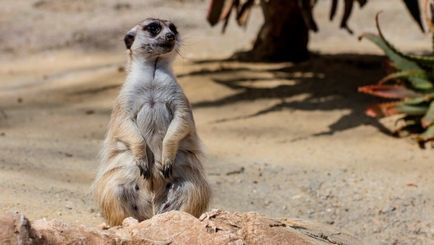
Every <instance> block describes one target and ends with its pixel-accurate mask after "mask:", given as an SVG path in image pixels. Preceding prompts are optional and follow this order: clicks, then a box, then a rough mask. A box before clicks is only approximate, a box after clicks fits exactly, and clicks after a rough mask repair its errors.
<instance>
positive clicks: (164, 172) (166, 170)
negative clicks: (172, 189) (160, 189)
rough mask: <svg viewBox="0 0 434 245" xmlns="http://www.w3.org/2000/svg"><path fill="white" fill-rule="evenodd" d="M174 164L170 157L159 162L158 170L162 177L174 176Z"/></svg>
mask: <svg viewBox="0 0 434 245" xmlns="http://www.w3.org/2000/svg"><path fill="white" fill-rule="evenodd" d="M172 166H173V161H172V160H170V159H168V158H167V159H163V161H162V162H161V163H160V164H159V167H158V170H160V175H161V177H164V178H166V179H167V178H169V177H170V176H172Z"/></svg>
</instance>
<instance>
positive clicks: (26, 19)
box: [0, 0, 434, 244]
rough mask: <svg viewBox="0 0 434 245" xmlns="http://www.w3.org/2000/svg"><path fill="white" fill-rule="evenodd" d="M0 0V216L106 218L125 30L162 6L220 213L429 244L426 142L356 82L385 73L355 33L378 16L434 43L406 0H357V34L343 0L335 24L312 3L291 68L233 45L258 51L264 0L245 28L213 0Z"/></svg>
mask: <svg viewBox="0 0 434 245" xmlns="http://www.w3.org/2000/svg"><path fill="white" fill-rule="evenodd" d="M270 1H273V0H270ZM275 1H278V0H275ZM0 2H1V5H0V6H1V7H0V44H1V45H0V54H1V55H0V211H1V212H5V211H8V210H20V211H22V212H23V213H24V214H26V215H27V216H28V217H29V218H30V219H39V218H43V217H46V218H48V219H53V218H57V219H62V220H65V221H68V222H77V223H82V224H87V225H95V224H100V223H102V222H103V219H102V218H101V217H100V215H99V213H98V210H97V208H96V206H95V205H94V203H93V201H92V198H91V195H90V194H89V187H90V185H91V182H92V180H93V178H94V176H95V173H96V170H97V166H98V160H97V154H98V151H99V149H100V146H101V143H102V140H103V138H104V134H105V130H106V125H107V123H108V120H109V117H110V112H111V106H112V103H113V100H114V98H115V97H116V95H117V93H118V90H119V88H120V86H121V84H122V82H123V79H124V77H125V63H126V57H127V55H126V50H125V48H124V44H123V41H122V40H123V36H124V34H125V33H126V32H127V31H128V30H129V29H130V28H131V27H132V26H134V25H135V24H136V23H138V22H140V21H141V20H142V19H144V18H146V17H157V18H162V19H168V20H171V21H173V22H174V23H175V24H176V25H177V27H178V29H179V31H180V34H181V36H182V40H183V45H182V48H181V52H180V57H178V58H177V61H176V62H175V65H174V70H175V73H176V74H177V76H178V79H179V82H180V84H181V85H182V86H183V88H184V90H185V93H186V94H187V96H188V97H189V99H190V101H191V103H192V105H193V110H194V116H195V119H196V124H197V128H198V131H199V135H200V136H201V138H202V140H203V142H204V145H205V147H206V151H207V156H208V158H207V160H206V162H205V168H206V171H207V174H208V178H209V181H210V183H211V185H212V188H213V192H214V197H213V201H212V205H211V208H220V209H226V210H230V211H243V212H244V211H255V212H260V213H262V214H265V215H267V216H270V217H277V218H281V217H297V218H303V219H312V220H316V221H319V222H322V223H328V224H331V225H333V226H336V227H338V228H339V229H345V230H348V231H350V232H351V233H353V234H355V235H356V236H359V237H361V238H362V239H363V240H364V241H365V242H366V243H367V244H430V243H433V242H434V200H433V199H434V192H433V191H432V190H433V188H434V178H433V177H434V171H433V170H434V165H433V163H434V154H433V152H432V148H430V147H427V149H425V150H424V149H421V148H420V147H419V145H420V144H418V143H417V141H416V140H414V139H413V137H411V136H410V137H403V138H399V137H396V135H395V134H394V133H393V132H394V130H395V129H396V122H397V117H396V116H394V117H386V118H382V119H378V118H372V117H368V116H366V114H365V110H366V108H368V107H369V106H372V105H374V104H377V103H379V102H383V101H384V99H381V98H377V97H375V96H369V95H366V94H362V93H359V92H358V88H360V87H364V86H368V85H371V84H376V83H377V82H378V81H379V80H381V79H382V78H383V77H384V76H386V75H387V74H389V73H390V72H391V68H390V64H389V63H388V62H387V58H386V57H385V56H384V55H383V52H382V50H381V49H379V48H378V47H377V46H376V45H374V44H373V43H372V42H370V41H369V40H367V39H364V40H362V41H359V40H358V37H359V36H360V35H361V34H362V33H365V32H371V33H377V30H376V27H375V15H376V14H377V13H378V12H379V11H383V13H382V14H381V18H380V24H381V27H382V30H383V32H384V34H385V36H386V37H387V39H388V40H389V41H390V42H392V43H393V44H394V45H395V46H396V47H398V48H399V50H401V51H403V52H405V53H414V54H427V53H428V52H430V51H432V39H431V34H430V32H429V25H427V24H426V23H425V24H424V27H425V33H424V32H421V30H420V28H419V26H418V24H417V23H416V22H415V21H414V19H413V18H412V16H411V15H410V14H409V12H408V10H407V9H406V6H405V4H404V2H403V1H388V0H377V1H368V3H367V4H366V6H364V7H363V8H362V9H361V8H360V6H359V5H358V4H356V1H355V3H354V9H353V11H352V15H351V18H350V19H349V21H348V26H349V28H350V29H351V30H352V31H353V34H350V33H349V32H348V31H347V30H345V28H344V29H341V28H339V26H340V24H341V23H340V22H341V18H342V17H343V15H344V10H343V8H344V4H343V2H344V1H339V2H340V5H339V6H338V11H337V13H336V17H335V19H334V20H333V21H329V15H330V4H331V2H332V1H329V0H319V1H317V4H316V5H315V7H314V8H313V12H312V14H313V16H314V18H315V20H316V24H317V27H318V29H319V31H318V32H312V31H310V32H309V34H307V29H306V30H302V31H300V32H294V31H292V32H290V31H286V29H285V25H283V30H284V31H282V33H284V34H285V38H287V42H289V44H288V46H291V45H292V44H291V42H292V40H298V39H300V36H302V35H304V37H305V38H306V37H307V36H309V42H308V45H307V48H308V50H309V53H306V54H307V55H306V57H303V58H302V59H297V61H298V62H296V63H292V62H290V61H291V60H295V59H291V57H289V56H285V55H283V58H282V55H281V56H280V58H279V59H278V60H279V62H266V61H267V60H270V59H268V58H270V57H269V56H268V57H265V58H264V57H260V56H259V57H258V56H254V57H253V56H248V55H247V56H246V55H243V56H239V55H238V56H237V55H235V56H234V54H240V52H239V51H240V50H244V51H248V50H251V49H252V45H253V44H254V41H255V39H256V37H257V34H258V32H259V31H260V28H261V26H262V24H263V22H264V16H263V14H262V11H261V6H260V4H259V2H260V1H257V2H255V1H253V2H254V4H253V5H252V7H251V9H250V10H251V13H250V18H248V20H247V22H246V25H245V26H244V27H239V26H238V25H237V23H236V20H235V14H234V13H233V14H232V17H230V18H229V20H228V23H227V27H226V29H225V33H224V34H222V27H223V25H224V20H223V21H220V22H219V23H216V26H214V27H211V26H210V24H209V23H208V22H207V13H208V9H209V4H210V1H208V0H202V1H201V0H166V1H157V0H140V1H139V0H131V1H127V0H124V1H115V0H105V1H102V0H21V1H15V0H1V1H0ZM214 2H216V1H214ZM226 2H227V3H226V4H230V3H231V2H232V1H226ZM245 2H246V1H241V3H245ZM261 2H265V3H269V2H268V1H261ZM294 2H295V1H294ZM301 2H303V1H301ZM304 2H305V1H304ZM346 2H348V1H346ZM357 2H359V1H357ZM360 2H363V1H360ZM422 2H423V1H421V4H420V5H421V6H422V5H423V3H422ZM310 8H311V7H310ZM226 9H227V8H226ZM297 11H301V10H297ZM223 14H224V12H223ZM300 16H301V15H300ZM218 17H220V15H219V16H218ZM282 18H283V17H282ZM303 23H304V22H303ZM282 33H280V34H279V35H278V36H277V40H278V37H281V36H282V35H283V34H282ZM305 41H307V40H305ZM274 43H275V45H274V44H273V42H271V46H270V50H274V49H273V47H277V43H278V41H275V42H274ZM284 44H285V43H284ZM280 45H282V44H280ZM284 48H285V45H283V46H282V49H284ZM278 50H279V49H278ZM277 53H278V54H279V52H277ZM244 54H246V53H244ZM231 57H237V58H239V59H231ZM240 57H241V58H240ZM286 58H287V59H286ZM253 61H254V62H253ZM274 61H275V60H274ZM408 79H409V81H413V80H411V79H412V78H408ZM415 91H416V92H414V91H413V90H412V93H417V94H420V93H422V92H420V91H419V90H415ZM371 92H372V91H371ZM389 92H390V91H389ZM406 92H408V91H406ZM423 93H424V95H426V94H429V93H432V90H429V89H428V90H426V91H423ZM412 95H414V94H412ZM386 97H387V96H386ZM389 97H390V96H389ZM392 97H393V96H392ZM393 98H395V99H402V98H401V97H396V96H395V97H393ZM424 98H425V97H424ZM404 99H405V98H404ZM430 100H432V98H431V97H430ZM430 100H429V99H426V100H424V101H423V103H429V102H430ZM424 108H425V107H424ZM427 108H428V107H427ZM401 112H403V111H401ZM403 113H406V112H403ZM424 113H425V112H424ZM386 114H387V113H386ZM389 114H390V113H389ZM411 116H413V114H412V115H411ZM424 118H425V119H426V118H427V116H425V117H424ZM428 119H429V117H428ZM424 122H426V120H425V121H424ZM429 122H430V123H429V125H431V121H429ZM429 125H427V124H426V123H425V124H423V126H424V127H425V128H426V127H428V126H429ZM433 134H434V133H433Z"/></svg>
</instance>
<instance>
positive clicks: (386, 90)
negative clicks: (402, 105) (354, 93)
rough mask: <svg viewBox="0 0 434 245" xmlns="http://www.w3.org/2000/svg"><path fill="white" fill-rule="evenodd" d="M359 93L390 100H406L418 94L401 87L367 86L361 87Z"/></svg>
mask: <svg viewBox="0 0 434 245" xmlns="http://www.w3.org/2000/svg"><path fill="white" fill-rule="evenodd" d="M359 92H362V93H366V94H371V95H374V96H378V97H383V98H388V99H404V98H408V97H415V96H417V95H418V94H417V93H415V92H413V91H412V90H409V89H407V88H406V87H404V86H400V85H381V84H380V85H367V86H363V87H359Z"/></svg>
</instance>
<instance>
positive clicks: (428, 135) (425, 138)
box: [417, 125, 434, 142]
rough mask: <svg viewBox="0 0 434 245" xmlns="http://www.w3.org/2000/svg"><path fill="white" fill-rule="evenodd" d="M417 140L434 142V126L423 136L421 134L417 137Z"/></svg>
mask: <svg viewBox="0 0 434 245" xmlns="http://www.w3.org/2000/svg"><path fill="white" fill-rule="evenodd" d="M417 140H418V141H420V142H427V141H431V140H434V125H431V126H430V127H429V128H427V129H426V130H425V131H424V132H423V133H422V134H420V135H419V136H418V137H417Z"/></svg>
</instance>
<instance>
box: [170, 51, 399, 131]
mask: <svg viewBox="0 0 434 245" xmlns="http://www.w3.org/2000/svg"><path fill="white" fill-rule="evenodd" d="M383 63H384V57H382V56H376V55H359V54H337V55H321V56H318V55H315V56H313V57H312V58H311V59H310V60H309V61H307V62H304V63H299V64H291V63H279V64H274V65H278V67H277V68H276V66H274V67H272V68H270V67H267V66H266V65H265V68H264V66H257V65H258V64H257V63H239V62H234V61H231V60H199V61H194V62H193V65H199V66H204V65H207V64H208V65H210V64H218V68H217V69H205V68H203V67H202V69H200V70H195V71H192V72H189V73H186V74H180V75H179V77H188V76H199V75H200V76H209V77H210V78H211V79H212V81H213V82H214V83H216V84H219V85H221V86H224V87H226V88H229V89H230V90H232V91H233V92H234V93H232V94H230V95H227V96H224V97H221V98H219V99H216V100H203V101H199V102H196V103H193V107H194V108H210V107H220V106H231V104H234V103H239V102H249V101H254V100H260V99H262V100H263V99H278V100H279V101H280V102H278V103H276V104H274V105H272V106H270V107H268V108H265V109H262V110H259V111H257V112H256V113H254V114H249V115H244V116H241V117H236V118H225V119H222V120H219V121H218V122H223V121H230V120H237V119H242V118H250V117H257V116H261V115H264V114H267V113H272V112H276V111H283V110H305V111H314V110H322V111H333V110H348V111H349V113H347V114H345V115H343V116H342V117H341V118H339V119H338V120H337V121H336V122H334V123H333V124H331V125H329V130H328V131H325V132H321V133H319V134H316V136H319V135H329V134H334V133H336V132H340V131H344V130H348V129H351V128H355V127H358V126H361V125H371V126H374V127H376V128H378V129H379V130H380V131H381V132H383V133H386V134H388V135H392V134H391V132H390V131H389V130H388V129H387V128H386V127H384V126H383V125H382V124H381V123H380V122H379V121H378V120H377V119H375V118H370V117H367V116H366V115H365V114H364V111H365V109H366V107H367V106H368V105H371V104H373V103H378V102H380V101H381V100H379V99H377V98H374V97H371V96H368V95H364V94H360V93H358V92H357V88H358V87H359V86H362V85H367V84H372V83H375V82H376V81H378V80H379V79H380V78H381V77H382V76H384V75H385V72H384V67H383ZM255 65H256V66H255ZM258 67H259V68H258ZM264 74H266V75H268V77H264V76H263V75H264ZM276 80H278V81H283V82H281V83H278V84H276ZM285 81H291V83H290V84H288V82H286V83H285ZM267 82H269V83H270V85H269V86H268V85H265V86H264V84H267ZM256 83H261V86H256V85H255V84H256ZM299 95H304V96H303V99H297V98H298V97H297V98H296V96H299Z"/></svg>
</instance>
